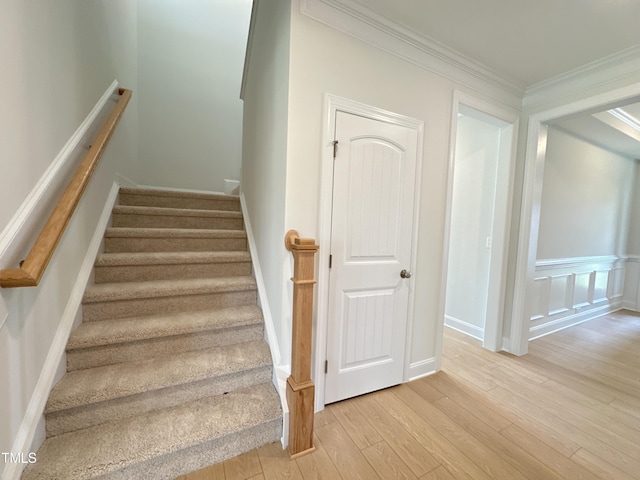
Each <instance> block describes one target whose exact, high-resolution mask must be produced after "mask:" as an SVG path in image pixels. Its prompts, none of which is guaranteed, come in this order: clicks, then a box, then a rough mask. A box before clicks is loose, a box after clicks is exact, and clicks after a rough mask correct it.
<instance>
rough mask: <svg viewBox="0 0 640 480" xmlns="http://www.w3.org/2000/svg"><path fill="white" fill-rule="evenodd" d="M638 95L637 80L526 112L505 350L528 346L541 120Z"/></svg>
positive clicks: (543, 137) (542, 139) (542, 145)
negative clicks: (519, 199)
mask: <svg viewBox="0 0 640 480" xmlns="http://www.w3.org/2000/svg"><path fill="white" fill-rule="evenodd" d="M639 97H640V82H637V83H633V84H631V85H627V86H624V87H621V88H617V89H613V90H610V91H607V92H604V93H599V94H595V95H593V96H590V97H587V98H583V99H580V100H577V101H574V102H570V103H567V104H564V105H561V106H559V107H554V108H551V109H549V110H545V111H542V112H539V113H535V114H532V115H530V116H529V122H528V133H527V145H526V151H525V159H524V178H523V187H522V188H523V192H522V203H521V206H520V228H519V233H518V253H517V258H516V276H515V279H514V299H513V309H512V314H511V319H512V320H511V335H510V342H509V343H510V346H511V349H510V350H509V351H510V352H511V353H513V354H516V355H524V354H525V353H527V350H528V347H527V343H528V338H529V325H528V322H529V318H530V317H531V315H530V312H529V310H530V307H529V305H527V286H528V285H529V284H530V282H531V281H532V279H533V277H534V275H535V264H536V251H537V247H538V229H539V225H540V205H541V201H542V181H543V174H544V163H545V150H546V130H547V127H546V125H545V122H548V121H550V120H553V119H555V118H559V117H562V116H565V115H570V114H575V113H580V112H584V111H588V110H595V109H598V108H599V109H602V110H604V109H606V108H607V107H610V106H612V105H614V104H618V105H619V104H620V103H622V102H632V101H634V100H637V99H638V98H639Z"/></svg>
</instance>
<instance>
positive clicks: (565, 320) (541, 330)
mask: <svg viewBox="0 0 640 480" xmlns="http://www.w3.org/2000/svg"><path fill="white" fill-rule="evenodd" d="M622 308H624V306H623V304H622V301H621V300H619V301H616V302H612V303H607V304H606V305H602V306H599V307H596V308H591V309H589V310H585V311H582V312H578V313H574V314H572V315H567V316H564V317H562V318H559V319H556V320H553V321H550V322H547V323H543V324H541V325H536V326H535V327H531V329H530V331H529V340H535V339H536V338H540V337H544V336H545V335H550V334H552V333H555V332H559V331H560V330H564V329H565V328H569V327H573V326H575V325H579V324H581V323H584V322H588V321H589V320H593V319H594V318H598V317H601V316H603V315H607V314H609V313H612V312H615V311H617V310H621V309H622Z"/></svg>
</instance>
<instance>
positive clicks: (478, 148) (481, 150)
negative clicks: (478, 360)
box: [445, 114, 500, 339]
mask: <svg viewBox="0 0 640 480" xmlns="http://www.w3.org/2000/svg"><path fill="white" fill-rule="evenodd" d="M457 124H458V125H457V134H456V151H455V166H454V180H453V199H452V206H451V233H450V235H451V236H450V239H449V262H448V267H447V272H448V276H447V298H446V305H445V324H447V325H449V326H452V327H454V328H457V329H461V330H462V331H464V332H466V333H469V334H470V335H473V336H475V337H476V338H479V339H482V338H484V325H485V319H486V313H487V295H488V293H489V292H488V291H489V267H490V263H491V248H490V246H489V247H488V246H487V238H490V237H491V236H492V232H493V217H494V210H495V193H496V181H497V167H498V147H499V141H500V127H498V126H497V125H493V124H490V123H488V122H486V121H482V120H480V119H478V118H474V116H473V115H472V114H471V115H469V114H467V115H461V116H459V117H458V121H457Z"/></svg>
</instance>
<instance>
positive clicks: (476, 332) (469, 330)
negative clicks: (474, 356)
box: [444, 315, 484, 342]
mask: <svg viewBox="0 0 640 480" xmlns="http://www.w3.org/2000/svg"><path fill="white" fill-rule="evenodd" d="M444 326H445V327H447V328H450V329H452V330H455V331H457V332H460V333H464V334H465V335H469V336H470V337H473V338H475V339H476V340H480V341H481V342H482V341H483V340H484V328H481V327H478V326H477V325H472V324H470V323H469V322H465V321H464V320H460V319H459V318H455V317H452V316H451V315H445V316H444Z"/></svg>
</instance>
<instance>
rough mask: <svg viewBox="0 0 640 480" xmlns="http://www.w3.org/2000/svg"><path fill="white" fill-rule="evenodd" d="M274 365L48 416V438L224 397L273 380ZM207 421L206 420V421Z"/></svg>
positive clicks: (62, 411)
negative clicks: (216, 397)
mask: <svg viewBox="0 0 640 480" xmlns="http://www.w3.org/2000/svg"><path fill="white" fill-rule="evenodd" d="M271 375H272V370H271V366H270V365H267V366H263V367H259V368H255V369H252V370H248V371H241V372H238V373H234V374H232V375H224V376H221V377H213V378H208V379H205V380H201V381H198V382H192V383H190V384H188V385H177V386H174V387H170V388H163V389H159V390H152V391H149V392H145V393H142V394H137V395H130V396H127V397H121V398H118V399H115V400H109V401H106V402H100V403H97V404H92V405H86V406H81V407H76V408H71V409H67V410H60V411H58V412H51V413H47V414H46V428H47V437H53V436H56V435H61V434H63V433H67V432H72V431H75V430H80V429H83V428H88V427H91V426H94V425H100V424H102V423H106V422H109V421H113V420H121V419H123V418H127V417H135V416H138V415H142V414H144V413H146V412H150V411H153V410H158V409H161V408H168V407H173V406H176V405H180V404H182V403H186V402H190V401H193V400H198V399H200V398H204V397H211V396H214V395H222V394H223V393H225V392H230V391H233V390H236V389H240V388H245V387H249V386H252V385H258V384H260V383H264V382H268V381H269V380H270V379H271ZM203 421H206V419H203Z"/></svg>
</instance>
